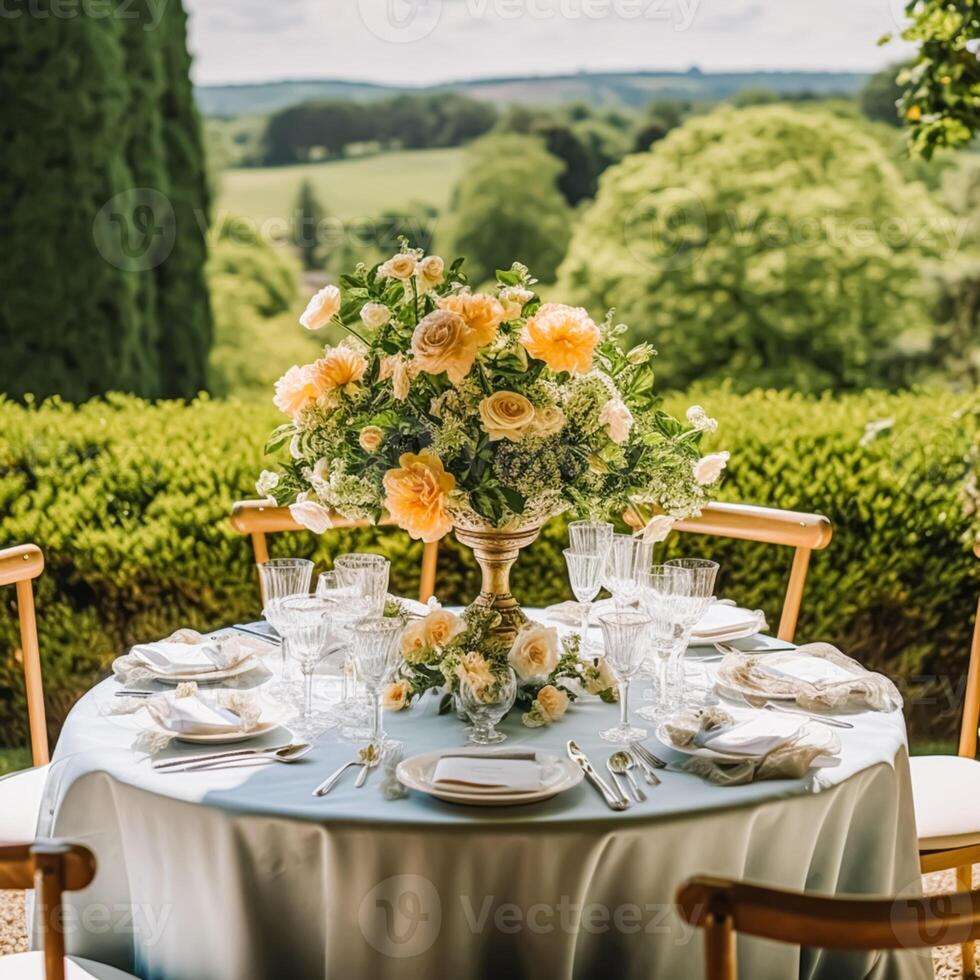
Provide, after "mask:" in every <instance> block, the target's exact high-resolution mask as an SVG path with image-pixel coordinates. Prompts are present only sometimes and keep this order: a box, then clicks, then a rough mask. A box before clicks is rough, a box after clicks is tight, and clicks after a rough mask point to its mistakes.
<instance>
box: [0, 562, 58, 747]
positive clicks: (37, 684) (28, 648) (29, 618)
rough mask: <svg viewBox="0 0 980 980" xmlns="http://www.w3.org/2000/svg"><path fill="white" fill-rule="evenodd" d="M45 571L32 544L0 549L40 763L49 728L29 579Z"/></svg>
mask: <svg viewBox="0 0 980 980" xmlns="http://www.w3.org/2000/svg"><path fill="white" fill-rule="evenodd" d="M43 571H44V555H43V554H41V549H40V548H38V546H37V545H34V544H21V545H17V546H16V547H14V548H4V549H3V550H0V586H2V585H13V586H15V587H16V589H17V615H18V618H19V619H20V652H21V658H22V660H23V667H24V687H25V690H26V694H27V719H28V724H29V725H30V730H31V754H32V756H33V758H34V765H36V766H43V765H44V764H45V763H47V762H48V759H49V758H50V756H49V754H48V729H47V722H46V721H45V717H44V685H43V683H42V680H41V654H40V650H39V648H38V644H37V619H36V618H35V615H34V590H33V588H32V585H31V583H32V581H33V580H34V579H36V578H37V577H38V575H40V574H41V572H43Z"/></svg>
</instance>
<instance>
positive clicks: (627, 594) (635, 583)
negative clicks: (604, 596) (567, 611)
mask: <svg viewBox="0 0 980 980" xmlns="http://www.w3.org/2000/svg"><path fill="white" fill-rule="evenodd" d="M652 563H653V545H652V544H647V543H646V542H644V540H643V539H642V538H637V537H634V536H633V535H632V534H614V535H613V539H612V545H611V547H610V548H609V558H608V561H607V562H606V571H605V586H606V588H607V589H608V590H609V591H610V592H611V593H612V595H613V599H614V600H615V601H616V607H617V608H620V609H621V608H623V607H625V606H628V605H629V604H630V603H631V602H632V601H633V600H634V599H635V598H636V597H637V595H638V594H639V591H640V576H641V575H642V574H643V573H644V572H647V571H649V569H650V565H651V564H652Z"/></svg>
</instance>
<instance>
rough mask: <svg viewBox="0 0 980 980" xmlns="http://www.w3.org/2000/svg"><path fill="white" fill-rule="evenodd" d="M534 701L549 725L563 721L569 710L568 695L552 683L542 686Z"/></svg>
mask: <svg viewBox="0 0 980 980" xmlns="http://www.w3.org/2000/svg"><path fill="white" fill-rule="evenodd" d="M534 701H535V704H536V705H537V707H538V711H539V712H540V714H541V717H542V719H543V720H544V721H545V723H546V724H549V725H550V724H551V723H552V722H555V721H561V719H562V718H563V717H564V715H565V712H566V711H568V695H567V694H566V693H565V692H564V691H563V690H562V689H561V688H560V687H554V686H553V685H551V684H547V685H545V686H544V687H542V688H541V690H540V691H538V696H537V697H536V698H535V699H534Z"/></svg>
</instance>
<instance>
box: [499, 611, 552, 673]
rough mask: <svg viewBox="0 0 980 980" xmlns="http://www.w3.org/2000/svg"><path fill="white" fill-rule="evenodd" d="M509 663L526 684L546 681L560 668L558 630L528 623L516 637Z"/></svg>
mask: <svg viewBox="0 0 980 980" xmlns="http://www.w3.org/2000/svg"><path fill="white" fill-rule="evenodd" d="M507 662H508V663H509V664H510V665H511V667H513V668H514V671H515V672H516V673H517V676H518V677H519V678H520V679H521V680H522V681H524V682H528V681H543V680H546V679H547V677H548V675H549V674H550V673H551V672H552V671H553V670H554V669H555V667H557V666H558V630H556V629H555V628H554V627H553V626H542V625H541V624H540V623H528V624H527V626H525V627H524V628H523V629H522V630H521V631H520V632H519V633H518V634H517V636H516V637H515V639H514V645H513V646H512V647H511V648H510V653H508V654H507Z"/></svg>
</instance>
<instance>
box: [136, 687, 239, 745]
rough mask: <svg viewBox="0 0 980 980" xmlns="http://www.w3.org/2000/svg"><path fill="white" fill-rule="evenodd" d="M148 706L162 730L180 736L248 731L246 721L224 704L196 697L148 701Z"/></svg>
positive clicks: (194, 695)
mask: <svg viewBox="0 0 980 980" xmlns="http://www.w3.org/2000/svg"><path fill="white" fill-rule="evenodd" d="M145 707H146V712H147V714H148V715H149V716H150V717H151V718H152V719H153V720H154V721H155V722H156V723H157V724H158V725H159V726H160V727H161V728H165V729H166V730H167V731H169V732H174V734H176V735H226V734H229V733H230V732H240V731H243V730H245V727H244V720H243V719H242V718H241V717H240V716H239V715H237V714H235V712H233V711H231V710H230V709H228V708H224V707H222V706H221V705H220V704H214V705H211V704H207V703H206V702H204V701H202V700H201V698H200V697H199V696H198V695H196V694H192V695H190V696H189V697H183V698H178V697H174V696H172V695H168V694H164V695H161V696H160V697H156V698H147V701H146V705H145Z"/></svg>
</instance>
